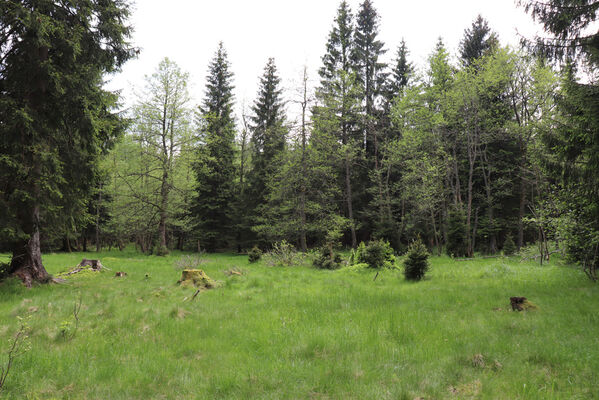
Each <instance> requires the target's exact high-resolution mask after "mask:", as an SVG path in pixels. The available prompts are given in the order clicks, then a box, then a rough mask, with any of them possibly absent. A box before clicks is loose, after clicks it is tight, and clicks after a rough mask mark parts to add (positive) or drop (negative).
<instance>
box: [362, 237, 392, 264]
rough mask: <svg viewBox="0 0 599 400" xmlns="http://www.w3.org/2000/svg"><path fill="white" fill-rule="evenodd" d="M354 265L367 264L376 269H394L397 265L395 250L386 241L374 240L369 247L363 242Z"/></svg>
mask: <svg viewBox="0 0 599 400" xmlns="http://www.w3.org/2000/svg"><path fill="white" fill-rule="evenodd" d="M354 263H356V264H360V263H365V264H368V266H369V267H370V268H374V269H381V268H393V265H394V264H395V256H394V255H393V248H392V247H391V245H390V244H389V242H386V241H384V240H372V241H370V242H369V243H368V245H364V243H363V242H362V243H360V245H359V246H358V249H357V250H356V254H355V257H354Z"/></svg>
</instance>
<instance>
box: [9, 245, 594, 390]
mask: <svg viewBox="0 0 599 400" xmlns="http://www.w3.org/2000/svg"><path fill="white" fill-rule="evenodd" d="M82 257H87V258H100V259H101V261H102V263H103V264H104V266H106V267H108V268H110V269H111V270H112V271H106V272H102V273H83V274H80V275H79V276H78V275H74V276H73V277H71V278H69V279H68V283H67V284H62V285H43V286H38V287H34V288H33V289H26V288H24V287H22V286H21V285H20V284H19V283H18V282H16V281H14V280H8V281H5V282H4V283H2V284H0V338H1V339H2V340H1V341H0V350H2V351H3V352H4V351H5V350H6V348H7V346H8V339H9V338H11V337H12V336H13V335H14V333H15V332H16V329H17V328H18V320H17V316H21V317H25V316H26V315H31V317H30V321H29V325H30V327H31V332H30V345H31V350H30V351H28V352H26V353H24V354H23V355H22V356H21V357H19V358H18V359H17V360H16V362H15V364H14V366H13V368H12V369H11V371H10V375H9V377H8V379H7V382H6V385H5V388H4V389H3V390H2V392H0V398H6V399H219V398H226V399H249V398H257V399H416V398H418V399H454V398H455V399H593V398H599V383H598V382H599V312H598V310H597V305H598V304H599V286H597V285H596V284H593V283H591V282H590V281H589V280H588V279H587V278H586V276H585V275H584V274H583V273H582V272H581V271H579V270H577V269H574V268H572V267H567V266H563V265H559V263H556V262H554V263H552V264H550V265H545V266H539V265H538V264H535V263H534V262H520V261H519V259H517V258H512V259H502V258H498V259H486V260H482V259H481V260H474V261H464V262H459V261H454V260H451V259H449V258H446V257H434V258H432V259H431V263H432V269H431V271H430V273H429V274H428V276H427V279H426V280H425V281H422V282H418V283H410V282H406V281H405V280H404V279H403V276H402V275H401V274H400V273H398V272H393V271H384V272H382V273H381V274H379V276H378V278H377V279H376V280H375V281H373V277H374V272H372V273H370V272H369V273H358V272H347V271H343V270H340V271H321V270H316V269H313V268H311V267H309V266H305V267H291V268H279V267H268V266H266V265H265V264H263V263H262V262H259V263H256V264H251V265H250V264H248V261H247V257H246V256H237V255H231V254H216V255H208V256H205V257H206V258H207V262H206V263H205V264H203V265H202V267H201V268H203V269H204V270H205V271H206V272H207V274H208V275H209V276H210V277H212V278H213V279H216V280H218V281H221V282H222V286H221V287H220V288H217V289H213V290H208V291H204V292H202V293H200V294H199V295H198V296H197V297H196V298H195V300H193V301H191V300H190V299H189V298H190V297H191V295H193V293H194V289H192V288H182V287H179V286H177V284H176V282H177V280H178V279H179V277H180V271H177V270H175V269H174V268H173V265H174V263H175V261H176V260H177V259H179V258H180V257H181V254H180V253H173V254H171V255H169V256H167V257H155V256H145V255H141V254H138V253H135V252H132V251H125V252H118V251H114V252H103V253H99V254H98V253H87V254H85V253H72V254H47V255H45V256H44V257H43V260H44V264H45V266H46V268H47V269H48V271H49V272H50V273H53V274H56V273H59V272H61V271H64V270H65V269H67V268H68V267H73V266H75V265H76V264H77V263H78V262H79V261H80V260H81V258H82ZM5 260H7V257H6V256H3V257H0V261H5ZM230 268H238V269H240V270H241V271H243V272H244V274H243V275H242V276H237V275H231V276H228V275H226V274H225V271H226V270H228V269H230ZM116 271H125V272H127V274H128V276H127V277H124V278H115V277H114V273H115V272H116ZM146 274H148V275H149V277H148V278H146ZM510 296H526V297H528V298H529V300H530V301H532V302H533V303H535V304H536V305H537V306H538V307H539V309H538V310H536V311H529V312H520V313H518V312H512V311H511V309H510V307H509V297H510ZM80 297H81V303H82V306H81V311H80V313H79V320H80V322H79V326H78V329H77V330H76V331H75V329H74V326H75V319H74V317H73V307H74V305H75V304H76V303H77V302H78V299H79V298H80ZM186 298H187V299H186Z"/></svg>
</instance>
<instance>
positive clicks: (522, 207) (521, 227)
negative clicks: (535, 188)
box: [518, 168, 526, 250]
mask: <svg viewBox="0 0 599 400" xmlns="http://www.w3.org/2000/svg"><path fill="white" fill-rule="evenodd" d="M523 169H524V168H522V169H521V170H520V173H521V174H522V176H521V177H520V210H519V212H518V250H520V249H521V248H522V246H524V212H525V207H526V180H525V178H524V171H523Z"/></svg>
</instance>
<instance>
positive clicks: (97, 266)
mask: <svg viewBox="0 0 599 400" xmlns="http://www.w3.org/2000/svg"><path fill="white" fill-rule="evenodd" d="M77 266H78V267H91V268H92V269H93V270H95V271H99V270H101V269H102V268H104V267H103V266H102V263H101V262H100V260H88V259H87V258H84V259H83V260H81V262H80V263H79V265H77Z"/></svg>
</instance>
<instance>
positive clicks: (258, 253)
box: [248, 246, 262, 263]
mask: <svg viewBox="0 0 599 400" xmlns="http://www.w3.org/2000/svg"><path fill="white" fill-rule="evenodd" d="M261 258H262V250H260V249H259V248H258V246H254V247H252V249H251V250H250V252H249V253H248V261H249V262H250V263H255V262H256V261H259V260H260V259H261Z"/></svg>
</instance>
